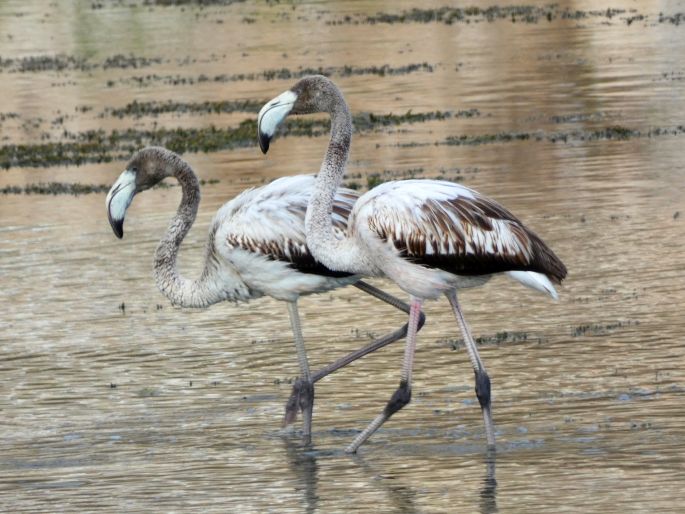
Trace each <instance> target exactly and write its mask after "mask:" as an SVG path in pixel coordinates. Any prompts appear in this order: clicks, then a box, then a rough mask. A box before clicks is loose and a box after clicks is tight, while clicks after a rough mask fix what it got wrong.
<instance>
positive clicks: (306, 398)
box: [288, 301, 314, 444]
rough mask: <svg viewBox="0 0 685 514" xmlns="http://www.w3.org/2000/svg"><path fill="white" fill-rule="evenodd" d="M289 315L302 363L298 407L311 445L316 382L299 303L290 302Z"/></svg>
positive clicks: (307, 440)
mask: <svg viewBox="0 0 685 514" xmlns="http://www.w3.org/2000/svg"><path fill="white" fill-rule="evenodd" d="M288 314H289V316H290V325H291V327H292V329H293V335H294V336H295V347H296V348H297V360H298V361H299V363H300V373H301V374H302V381H303V385H302V387H301V389H300V394H299V395H298V406H299V408H300V409H302V417H303V418H304V431H303V435H302V438H303V440H304V443H305V444H309V443H311V440H312V411H313V409H314V382H312V374H311V372H310V371H309V361H308V360H307V351H306V350H305V347H304V338H303V337H302V326H301V324H300V314H299V312H298V310H297V301H294V302H288Z"/></svg>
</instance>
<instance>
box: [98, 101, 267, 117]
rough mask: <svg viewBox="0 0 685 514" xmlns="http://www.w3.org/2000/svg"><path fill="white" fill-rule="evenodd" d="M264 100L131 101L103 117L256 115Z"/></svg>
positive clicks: (105, 113)
mask: <svg viewBox="0 0 685 514" xmlns="http://www.w3.org/2000/svg"><path fill="white" fill-rule="evenodd" d="M264 103H266V100H237V101H230V100H224V101H206V102H173V101H171V100H169V101H167V102H138V101H133V102H131V103H129V104H127V105H126V106H124V107H120V108H116V109H115V108H109V107H108V108H106V109H105V110H104V112H103V116H114V117H116V118H124V117H129V116H132V117H134V118H142V117H143V116H153V117H154V116H158V115H160V114H167V113H182V114H189V113H190V114H220V113H232V112H251V113H257V112H259V109H260V108H261V106H262V105H264Z"/></svg>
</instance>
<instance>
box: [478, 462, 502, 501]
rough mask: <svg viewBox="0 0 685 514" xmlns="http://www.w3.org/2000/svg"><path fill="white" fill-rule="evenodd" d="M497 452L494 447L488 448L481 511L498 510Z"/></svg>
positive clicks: (481, 493) (481, 495)
mask: <svg viewBox="0 0 685 514" xmlns="http://www.w3.org/2000/svg"><path fill="white" fill-rule="evenodd" d="M496 459H497V453H496V452H495V450H494V449H488V450H487V451H486V452H485V454H484V458H483V460H484V461H485V478H484V479H483V488H482V489H481V490H480V512H481V513H482V514H491V513H493V512H498V510H497V479H496V478H495V460H496Z"/></svg>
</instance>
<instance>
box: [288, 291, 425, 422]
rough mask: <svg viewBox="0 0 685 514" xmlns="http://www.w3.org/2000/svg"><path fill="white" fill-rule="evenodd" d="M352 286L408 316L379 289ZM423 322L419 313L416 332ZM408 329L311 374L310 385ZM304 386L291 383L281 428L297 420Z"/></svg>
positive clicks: (401, 304)
mask: <svg viewBox="0 0 685 514" xmlns="http://www.w3.org/2000/svg"><path fill="white" fill-rule="evenodd" d="M354 286H355V287H357V288H358V289H360V290H362V291H364V292H365V293H368V294H370V295H371V296H373V297H375V298H378V299H379V300H382V301H384V302H385V303H387V304H389V305H392V306H393V307H395V308H397V309H399V310H401V311H402V312H406V313H407V314H409V310H410V308H409V305H407V304H406V303H405V302H403V301H402V300H400V299H398V298H395V297H394V296H392V295H390V294H388V293H386V292H385V291H382V290H381V289H378V288H377V287H374V286H372V285H370V284H367V283H366V282H363V281H361V280H360V281H359V282H357V283H355V284H354ZM425 322H426V316H425V315H424V314H423V312H420V313H419V320H418V327H417V331H418V330H421V327H423V325H424V323H425ZM408 327H409V323H405V324H404V326H403V327H401V328H399V329H397V330H395V331H394V332H391V333H389V334H386V335H385V336H383V337H380V338H378V339H375V340H374V341H372V342H371V343H369V344H367V345H366V346H364V347H362V348H360V349H359V350H356V351H354V352H352V353H350V354H348V355H345V356H344V357H341V358H340V359H338V360H336V361H335V362H333V363H331V364H329V365H328V366H326V367H324V368H322V369H320V370H318V371H316V372H314V373H312V375H311V381H312V383H316V382H318V381H319V380H321V379H322V378H323V377H325V376H327V375H330V374H331V373H333V372H334V371H337V370H339V369H340V368H342V367H345V366H347V365H348V364H350V363H352V362H354V361H356V360H357V359H360V358H362V357H364V356H365V355H368V354H369V353H372V352H375V351H376V350H379V349H381V348H383V347H384V346H387V345H389V344H390V343H394V342H395V341H398V340H400V339H402V338H404V337H406V335H407V329H408ZM305 385H306V382H304V381H303V380H302V379H301V378H298V379H296V380H295V382H294V383H293V389H292V393H291V395H290V398H289V399H288V401H287V403H286V405H285V416H284V417H283V426H287V425H289V424H291V423H293V422H294V421H295V419H297V412H298V410H299V397H300V394H301V393H300V390H301V389H302V388H303V387H304V386H305Z"/></svg>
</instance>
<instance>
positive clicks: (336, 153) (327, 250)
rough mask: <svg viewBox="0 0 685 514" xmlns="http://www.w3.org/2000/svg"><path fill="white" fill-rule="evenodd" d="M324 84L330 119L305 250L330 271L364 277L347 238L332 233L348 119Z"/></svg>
mask: <svg viewBox="0 0 685 514" xmlns="http://www.w3.org/2000/svg"><path fill="white" fill-rule="evenodd" d="M328 84H329V87H327V88H326V91H325V92H326V95H327V98H326V102H327V105H329V106H330V108H329V109H325V110H326V111H328V112H329V114H330V115H331V139H330V141H329V144H328V148H327V149H326V155H325V156H324V160H323V162H322V163H321V168H320V170H319V174H318V175H317V178H316V185H315V188H314V192H313V194H312V196H311V198H310V200H309V205H308V207H307V215H306V217H305V229H306V234H307V246H308V247H309V250H310V251H311V252H312V255H313V256H314V258H316V259H317V260H318V261H319V262H321V263H322V264H324V265H325V266H326V267H328V268H330V269H332V270H335V271H347V272H352V273H368V272H369V269H368V267H367V266H365V265H364V263H363V262H362V259H361V258H360V256H359V255H358V254H357V252H356V247H355V246H354V244H352V242H351V241H350V240H349V239H347V238H345V239H338V238H337V237H336V236H335V234H334V232H333V219H332V217H331V213H332V211H333V200H334V198H335V194H336V191H337V189H338V187H339V186H340V183H341V182H342V178H343V176H344V174H345V166H346V164H347V158H348V156H349V152H350V142H351V139H352V116H351V115H350V110H349V108H348V106H347V103H346V102H345V99H344V98H343V96H342V93H341V92H340V90H339V89H338V88H337V87H336V86H335V85H333V84H332V83H330V82H329V83H328ZM322 110H324V109H322Z"/></svg>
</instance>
